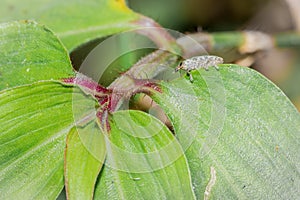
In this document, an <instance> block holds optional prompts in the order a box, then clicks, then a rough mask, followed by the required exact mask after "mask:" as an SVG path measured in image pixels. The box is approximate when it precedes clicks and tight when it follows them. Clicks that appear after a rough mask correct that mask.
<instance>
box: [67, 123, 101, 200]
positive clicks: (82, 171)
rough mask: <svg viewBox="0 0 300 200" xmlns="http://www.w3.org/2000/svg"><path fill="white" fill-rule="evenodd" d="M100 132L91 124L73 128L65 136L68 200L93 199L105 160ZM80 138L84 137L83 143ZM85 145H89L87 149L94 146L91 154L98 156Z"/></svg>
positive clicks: (94, 124)
mask: <svg viewBox="0 0 300 200" xmlns="http://www.w3.org/2000/svg"><path fill="white" fill-rule="evenodd" d="M100 130H101V129H99V127H98V126H97V123H96V122H91V123H89V124H87V125H85V126H83V127H73V128H72V129H71V131H70V132H69V134H68V136H67V147H66V150H65V182H66V191H67V196H68V199H93V194H94V187H95V183H96V180H97V176H98V174H99V172H100V170H101V167H102V164H103V162H104V158H105V142H104V140H103V135H102V133H101V132H100ZM82 137H85V139H84V140H85V141H84V142H82V139H83V138H82ZM87 139H89V144H87V142H86V140H87ZM85 145H89V149H90V148H91V147H92V146H94V148H95V149H94V151H93V153H95V152H97V153H98V155H97V156H96V157H94V156H93V155H92V154H91V153H90V151H88V149H87V148H86V146H85ZM96 149H97V150H96Z"/></svg>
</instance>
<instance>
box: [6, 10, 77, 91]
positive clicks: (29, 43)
mask: <svg viewBox="0 0 300 200" xmlns="http://www.w3.org/2000/svg"><path fill="white" fill-rule="evenodd" d="M1 8H2V6H1ZM0 55H1V58H0V90H2V89H4V88H9V87H14V86H18V85H23V84H28V83H33V82H35V81H39V80H58V79H61V78H66V77H70V76H72V75H73V73H74V72H73V69H72V65H71V63H70V59H69V56H68V53H67V51H66V49H65V48H64V47H63V45H62V44H61V42H60V41H59V40H58V39H57V37H56V36H54V35H53V33H52V32H51V31H49V29H47V28H45V27H44V26H40V25H38V24H36V23H35V22H28V21H20V22H11V23H3V24H0Z"/></svg>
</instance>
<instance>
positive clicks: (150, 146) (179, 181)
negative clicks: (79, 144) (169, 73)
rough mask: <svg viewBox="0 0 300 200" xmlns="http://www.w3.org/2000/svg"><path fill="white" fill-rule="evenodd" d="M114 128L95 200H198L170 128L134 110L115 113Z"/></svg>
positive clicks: (185, 163) (113, 117) (108, 143)
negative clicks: (195, 197)
mask: <svg viewBox="0 0 300 200" xmlns="http://www.w3.org/2000/svg"><path fill="white" fill-rule="evenodd" d="M110 126H111V131H110V136H109V138H108V139H107V143H106V147H107V152H108V154H107V158H106V162H105V166H104V167H103V170H102V171H101V174H100V176H99V182H98V184H97V186H96V191H95V199H194V194H193V191H192V187H191V179H190V172H189V169H188V166H187V162H186V159H185V156H184V154H183V151H182V149H181V147H180V145H179V143H178V141H177V140H176V138H175V137H174V136H173V135H172V133H171V132H170V131H169V130H168V129H167V127H166V126H164V125H163V124H162V123H161V122H160V121H159V120H157V119H156V118H154V117H152V116H150V115H148V114H146V113H143V112H140V111H132V110H128V111H118V112H115V113H114V114H113V115H112V118H111V121H110Z"/></svg>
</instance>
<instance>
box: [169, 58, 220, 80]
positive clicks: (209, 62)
mask: <svg viewBox="0 0 300 200" xmlns="http://www.w3.org/2000/svg"><path fill="white" fill-rule="evenodd" d="M223 62H224V61H223V58H221V57H219V56H196V57H192V58H189V59H186V60H184V61H182V62H180V63H179V65H178V66H177V67H176V68H175V72H177V71H179V70H180V69H182V70H185V71H186V72H187V75H188V76H189V77H190V81H191V82H193V80H194V79H193V77H192V75H191V73H190V71H191V70H196V69H201V68H204V69H205V70H208V67H209V66H214V67H215V68H216V69H217V70H218V69H219V67H218V66H217V65H218V64H222V63H223Z"/></svg>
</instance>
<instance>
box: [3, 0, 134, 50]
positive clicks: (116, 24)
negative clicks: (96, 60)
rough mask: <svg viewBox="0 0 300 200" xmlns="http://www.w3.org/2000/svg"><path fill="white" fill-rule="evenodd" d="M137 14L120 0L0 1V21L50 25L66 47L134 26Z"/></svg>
mask: <svg viewBox="0 0 300 200" xmlns="http://www.w3.org/2000/svg"><path fill="white" fill-rule="evenodd" d="M139 18H140V15H138V14H135V13H134V12H133V11H131V10H130V9H128V8H127V7H126V5H125V1H124V0H78V1H73V0H67V1H61V0H52V1H48V0H39V1H36V0H26V1H19V0H10V1H4V2H2V3H1V7H0V20H1V21H2V22H5V21H8V20H20V19H34V20H36V21H37V22H39V23H43V24H45V25H47V26H48V27H50V28H51V29H52V30H53V31H54V32H55V33H57V35H58V36H59V38H60V39H61V40H62V41H63V43H64V44H65V46H66V47H67V48H68V49H69V50H73V49H74V48H76V47H77V46H79V45H80V44H82V43H85V42H88V41H91V40H93V39H95V38H100V37H104V36H108V35H112V34H115V33H118V32H121V31H124V30H128V29H132V28H134V27H137V25H135V24H134V23H132V22H134V21H136V20H138V19H139Z"/></svg>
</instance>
